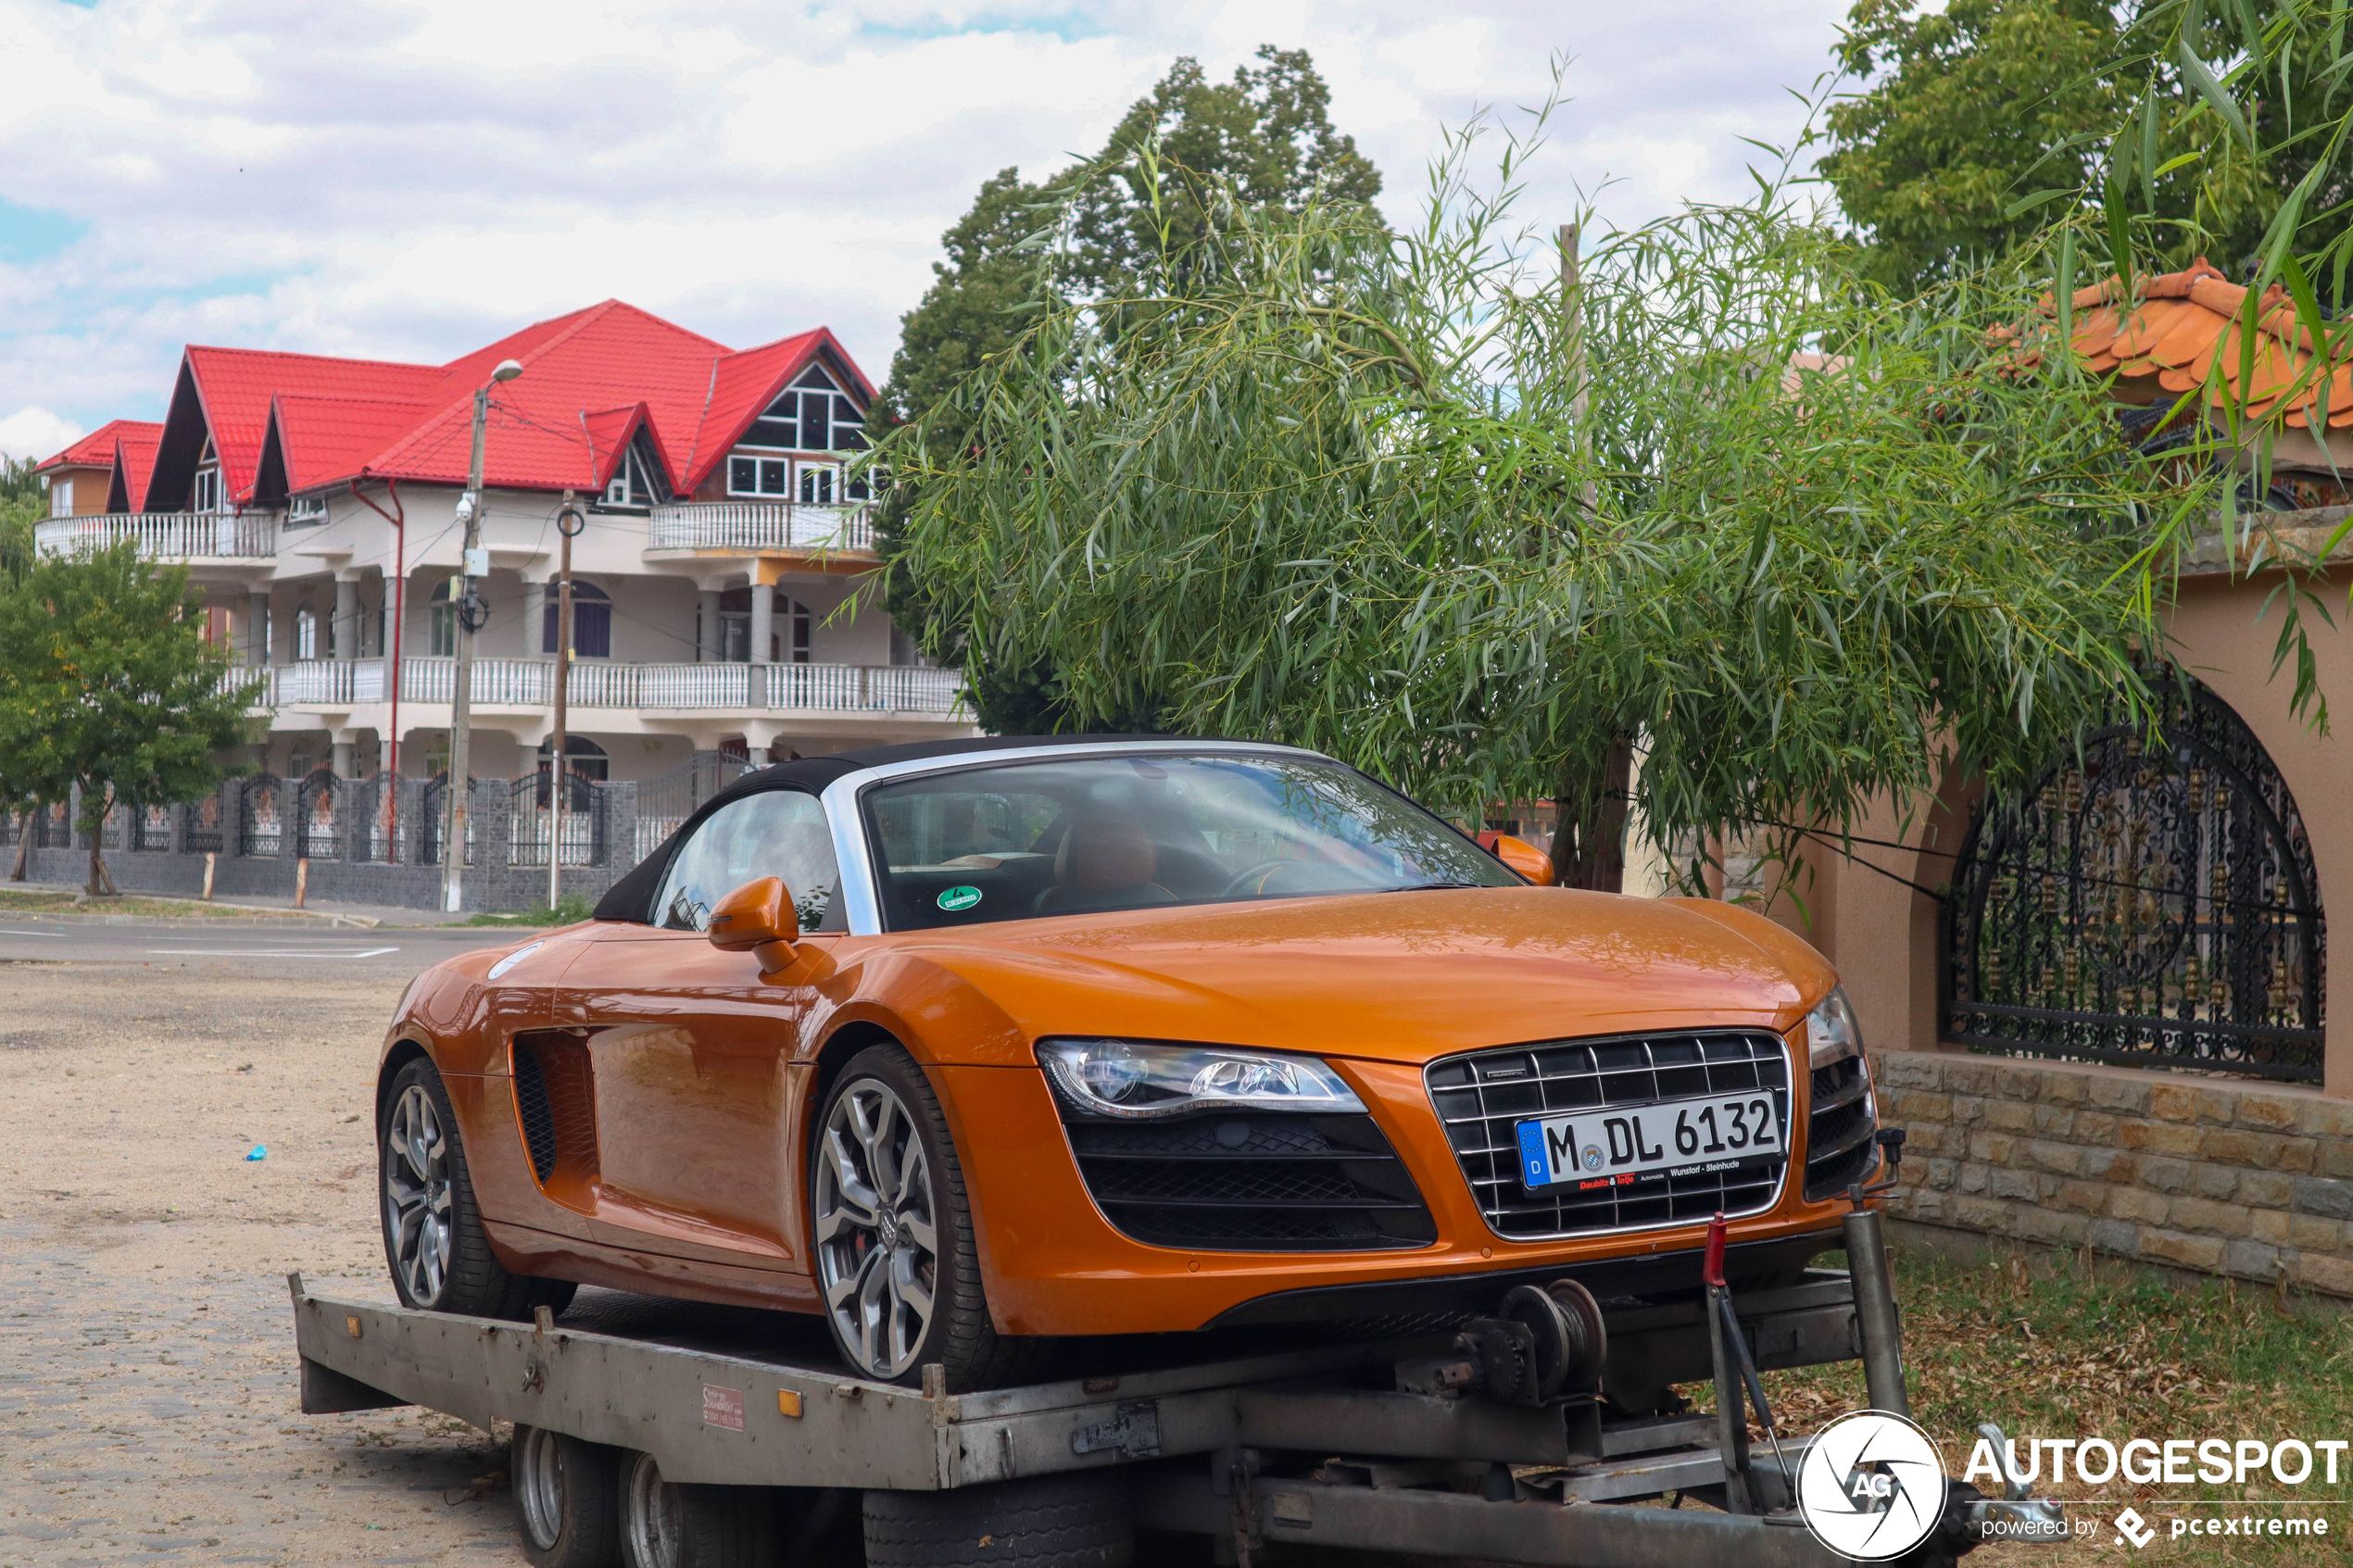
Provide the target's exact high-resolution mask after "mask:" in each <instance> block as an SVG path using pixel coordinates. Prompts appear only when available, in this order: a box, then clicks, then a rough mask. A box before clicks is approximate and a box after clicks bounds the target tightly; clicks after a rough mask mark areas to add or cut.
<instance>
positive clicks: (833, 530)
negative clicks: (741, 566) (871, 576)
mask: <svg viewBox="0 0 2353 1568" xmlns="http://www.w3.org/2000/svg"><path fill="white" fill-rule="evenodd" d="M648 521H649V523H650V525H651V542H650V543H649V544H648V546H646V547H647V548H648V549H651V550H743V551H751V552H756V551H760V550H792V551H796V552H798V551H824V552H833V553H858V554H866V553H871V552H872V551H873V549H874V547H875V531H874V526H873V524H872V523H871V522H870V521H868V519H867V516H866V508H863V507H802V506H795V505H793V504H791V503H789V502H786V501H682V502H679V503H677V504H676V505H673V506H661V507H656V508H653V512H652V516H651V517H650V519H649V520H648Z"/></svg>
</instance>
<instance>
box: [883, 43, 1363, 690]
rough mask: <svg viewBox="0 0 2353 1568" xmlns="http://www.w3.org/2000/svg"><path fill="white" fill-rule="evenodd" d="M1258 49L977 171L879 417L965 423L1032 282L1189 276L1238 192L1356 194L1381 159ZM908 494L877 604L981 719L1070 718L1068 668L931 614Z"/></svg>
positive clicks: (1277, 202) (1247, 196)
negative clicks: (985, 176) (1039, 168)
mask: <svg viewBox="0 0 2353 1568" xmlns="http://www.w3.org/2000/svg"><path fill="white" fill-rule="evenodd" d="M1257 60H1258V63H1257V64H1256V65H1252V66H1244V67H1241V68H1240V69H1238V70H1236V71H1235V73H1234V75H1233V77H1232V79H1231V80H1230V81H1227V82H1212V81H1210V80H1209V79H1208V78H1207V77H1206V76H1205V75H1204V74H1203V73H1202V69H1201V67H1200V65H1199V64H1198V63H1197V62H1196V61H1194V60H1191V59H1179V60H1177V61H1176V64H1175V65H1174V66H1173V67H1172V68H1171V69H1170V70H1169V72H1168V74H1167V75H1166V76H1165V77H1164V78H1163V79H1162V80H1161V82H1159V83H1158V84H1157V85H1155V86H1154V87H1153V89H1152V91H1151V94H1150V95H1148V96H1146V97H1144V98H1141V99H1139V100H1138V101H1137V102H1136V104H1135V105H1134V106H1133V107H1130V108H1129V109H1128V111H1127V113H1126V116H1124V117H1123V118H1122V119H1121V120H1120V122H1119V124H1118V126H1117V127H1116V128H1114V131H1113V132H1112V134H1111V136H1110V138H1109V139H1108V141H1107V143H1106V144H1105V146H1104V148H1103V150H1102V151H1101V153H1100V154H1098V155H1097V156H1096V157H1094V158H1093V159H1091V160H1089V161H1088V162H1087V163H1085V164H1082V165H1080V166H1079V167H1077V168H1076V169H1070V170H1067V171H1065V172H1063V173H1061V174H1058V175H1055V176H1053V177H1052V178H1051V179H1048V180H1046V181H1043V182H1036V183H1032V182H1025V181H1024V180H1023V179H1022V178H1021V176H1020V172H1019V171H1018V170H1017V169H1000V171H999V172H998V173H997V174H995V175H994V176H992V177H991V178H990V179H989V180H988V181H987V182H985V183H983V185H982V186H981V188H980V193H979V194H978V195H977V196H976V197H975V200H974V203H973V207H972V209H971V210H970V211H969V212H967V213H965V215H964V216H963V218H962V219H960V220H957V222H956V225H955V226H954V227H953V228H951V229H950V230H949V231H948V232H947V233H946V234H944V235H943V236H941V242H942V245H944V246H945V248H946V250H947V257H946V259H945V260H943V261H940V262H936V263H934V264H933V272H934V275H935V277H934V282H933V283H932V286H931V289H930V291H929V292H928V293H926V294H925V296H924V299H923V302H922V303H921V304H920V305H918V306H917V307H915V308H914V309H913V310H912V311H910V312H909V313H908V314H907V315H906V316H905V317H903V318H902V319H901V321H902V331H903V335H902V338H901V341H900V351H899V356H898V358H896V359H894V360H893V361H892V363H891V370H890V380H889V381H888V383H887V384H886V385H885V386H884V388H883V391H882V397H881V401H882V403H883V404H884V405H885V407H886V408H887V409H888V410H889V412H890V416H891V418H892V419H893V420H909V419H913V418H915V417H917V416H919V415H927V416H929V417H930V420H931V434H930V440H931V442H932V444H933V445H934V446H935V447H938V448H941V449H951V448H953V447H954V446H955V445H957V444H958V443H959V442H963V443H964V444H967V445H969V443H970V442H971V441H972V440H973V439H975V438H976V437H975V432H974V431H972V430H970V429H963V430H958V429H952V428H950V421H952V420H953V419H954V418H955V417H956V415H955V414H954V413H953V410H954V409H955V408H958V407H959V406H960V405H959V404H957V402H956V401H955V400H954V399H953V398H952V397H951V396H950V394H951V393H952V392H953V391H954V390H955V389H956V388H957V387H958V386H959V385H960V384H961V383H963V382H964V381H965V379H966V378H968V377H972V376H974V375H975V374H976V373H984V372H986V370H987V369H988V367H989V366H990V365H991V364H992V363H993V362H994V361H995V360H997V359H998V358H1001V357H1002V356H1003V355H1004V354H1006V353H1007V352H1008V351H1009V350H1010V349H1011V348H1012V347H1013V345H1014V344H1015V343H1016V342H1017V341H1019V340H1021V338H1022V336H1023V334H1024V332H1026V329H1027V328H1028V327H1029V326H1030V325H1031V324H1032V323H1033V322H1034V321H1035V320H1036V318H1035V316H1034V314H1029V313H1026V303H1025V302H1027V301H1029V300H1031V299H1033V298H1034V297H1035V296H1036V295H1037V294H1038V289H1039V288H1040V287H1043V286H1048V285H1049V284H1050V285H1051V288H1052V289H1053V290H1055V291H1058V292H1062V293H1067V294H1072V295H1086V296H1103V295H1124V294H1126V293H1129V292H1132V290H1133V288H1134V285H1135V281H1136V280H1137V279H1138V278H1139V277H1140V276H1142V275H1144V274H1146V273H1150V274H1151V275H1153V276H1155V277H1161V278H1166V279H1170V280H1179V279H1184V278H1188V277H1190V276H1192V274H1193V273H1194V272H1196V271H1198V270H1200V269H1201V268H1202V267H1204V266H1206V265H1209V264H1210V263H1211V258H1212V257H1214V255H1215V254H1216V253H1217V252H1216V246H1215V245H1214V238H1215V236H1216V234H1217V233H1218V232H1219V231H1220V229H1221V227H1223V226H1224V225H1226V224H1227V223H1228V222H1230V220H1231V219H1230V212H1229V209H1231V208H1235V207H1241V208H1262V207H1263V208H1277V209H1292V208H1296V207H1300V206H1302V204H1304V203H1306V202H1308V201H1309V200H1311V199H1313V200H1316V201H1320V202H1324V203H1327V204H1328V203H1341V204H1364V205H1365V206H1366V207H1369V204H1370V203H1371V201H1372V199H1373V198H1374V197H1375V196H1377V195H1378V194H1379V193H1380V175H1379V173H1378V170H1376V169H1374V168H1373V165H1372V163H1371V162H1370V160H1368V159H1366V158H1365V157H1364V156H1363V155H1362V154H1360V153H1359V152H1357V150H1356V145H1355V143H1354V142H1353V140H1352V139H1351V138H1349V137H1347V136H1344V135H1342V134H1340V132H1338V131H1337V130H1336V129H1334V127H1333V126H1332V123H1331V120H1330V118H1329V115H1328V112H1327V110H1328V107H1329V103H1330V96H1331V95H1330V93H1329V91H1328V90H1327V88H1326V87H1325V85H1324V82H1323V79H1322V78H1321V77H1320V76H1318V75H1317V74H1316V72H1315V65H1314V62H1313V61H1311V60H1310V59H1309V57H1308V56H1307V55H1306V53H1305V52H1304V51H1302V50H1280V49H1277V48H1275V47H1274V46H1273V45H1271V44H1267V45H1264V46H1262V47H1261V48H1260V49H1259V50H1258V54H1257ZM898 477H900V479H901V480H902V481H903V480H904V479H905V478H906V477H908V476H904V475H900V476H898ZM909 498H910V497H909V494H908V492H907V491H906V490H905V489H904V487H903V484H902V487H901V488H900V490H899V491H898V492H896V493H894V494H893V495H890V496H888V497H887V498H886V500H885V501H884V502H883V503H882V504H881V506H880V507H879V508H878V509H877V514H876V518H875V546H876V549H877V550H878V551H879V553H880V554H881V555H882V557H883V558H884V561H885V569H884V579H883V600H884V604H885V607H886V608H887V609H888V610H889V612H890V614H891V617H892V619H893V620H894V621H897V622H898V623H899V624H900V626H901V627H902V628H904V629H905V630H906V631H907V632H908V633H910V634H912V635H914V636H916V637H918V638H921V639H922V640H924V641H925V642H926V643H927V644H929V645H931V646H935V647H937V648H940V649H943V650H945V651H946V653H947V656H948V657H950V658H951V659H957V660H958V661H960V662H962V663H963V664H964V666H965V669H966V671H967V674H968V676H969V678H970V680H971V684H972V688H973V692H974V695H975V700H976V702H977V704H978V706H979V709H980V716H981V719H982V721H983V722H984V723H986V724H987V725H988V727H989V728H991V729H993V730H996V731H999V732H1000V733H1003V734H1038V733H1045V732H1050V731H1052V730H1055V729H1057V728H1062V727H1065V726H1067V725H1068V724H1069V723H1070V722H1072V721H1073V720H1074V717H1075V710H1074V709H1071V708H1070V706H1069V705H1068V703H1067V701H1066V699H1065V687H1066V678H1065V676H1064V674H1063V672H1061V671H1058V670H1057V669H1056V668H1055V667H1054V666H1053V665H1051V663H1049V662H1047V661H1045V660H1044V659H1042V658H1041V657H1040V656H1039V654H1038V651H1037V650H1035V649H1030V648H1025V647H1022V646H1018V645H1017V644H1016V643H1011V642H1009V643H1005V644H1004V645H1002V646H998V647H993V648H988V649H982V648H976V647H972V646H969V645H968V641H967V637H966V627H967V624H968V623H967V622H966V621H963V619H961V618H959V617H958V616H957V615H956V614H953V613H948V614H947V619H945V620H944V621H942V620H940V619H939V618H940V617H941V615H942V614H943V613H944V612H943V610H942V608H941V607H940V606H939V605H937V603H935V602H934V600H933V599H932V597H931V596H929V594H928V593H927V592H926V591H925V588H924V587H923V586H922V584H921V583H919V582H918V580H917V578H916V577H915V576H913V575H912V574H911V573H910V572H909V571H907V569H906V567H905V566H904V564H903V563H902V558H903V555H904V551H905V549H906V543H905V530H906V526H907V523H906V508H907V505H908V502H909ZM1160 706H1161V705H1160V703H1159V701H1158V699H1157V698H1155V697H1151V696H1142V697H1139V699H1138V700H1137V701H1136V702H1135V703H1134V704H1132V705H1130V706H1128V707H1126V708H1124V709H1120V710H1118V715H1117V716H1118V719H1119V721H1120V727H1121V728H1124V729H1150V728H1151V727H1152V726H1153V724H1154V722H1155V715H1156V714H1157V713H1158V712H1159V709H1160ZM1097 721H1099V722H1100V721H1102V720H1101V718H1100V716H1099V718H1098V720H1097Z"/></svg>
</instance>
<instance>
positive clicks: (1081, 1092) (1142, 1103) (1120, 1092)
mask: <svg viewBox="0 0 2353 1568" xmlns="http://www.w3.org/2000/svg"><path fill="white" fill-rule="evenodd" d="M1038 1061H1039V1062H1040V1063H1041V1064H1043V1065H1044V1067H1045V1069H1046V1071H1047V1073H1049V1074H1050V1075H1051V1077H1052V1078H1053V1081H1054V1084H1055V1086H1056V1087H1058V1088H1060V1089H1061V1090H1062V1091H1063V1094H1064V1095H1066V1096H1068V1097H1069V1098H1070V1100H1071V1102H1072V1103H1073V1104H1074V1105H1076V1107H1078V1109H1080V1110H1085V1111H1088V1112H1090V1113H1092V1114H1094V1115H1098V1116H1118V1117H1126V1118H1140V1117H1151V1116H1179V1115H1182V1114H1184V1113H1185V1112H1187V1111H1190V1110H1314V1111H1362V1110H1364V1109H1365V1102H1364V1101H1363V1100H1360V1099H1358V1098H1356V1096H1355V1093H1354V1092H1353V1090H1351V1089H1350V1088H1349V1086H1348V1085H1346V1084H1344V1083H1342V1082H1340V1074H1339V1073H1334V1072H1333V1071H1332V1070H1331V1069H1330V1068H1329V1067H1327V1066H1326V1065H1324V1063H1322V1062H1320V1061H1318V1060H1315V1058H1314V1057H1310V1056H1289V1055H1283V1054H1278V1053H1277V1052H1273V1051H1244V1050H1228V1049H1226V1048H1225V1047H1218V1046H1153V1045H1145V1044H1143V1043H1141V1042H1139V1041H1135V1040H1041V1041H1039V1042H1038Z"/></svg>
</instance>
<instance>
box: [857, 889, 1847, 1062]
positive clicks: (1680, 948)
mask: <svg viewBox="0 0 2353 1568" xmlns="http://www.w3.org/2000/svg"><path fill="white" fill-rule="evenodd" d="M885 941H886V942H887V943H888V944H889V946H890V947H891V948H892V949H893V951H894V953H895V955H896V956H898V957H899V958H900V959H901V960H913V961H917V962H922V963H927V964H931V965H937V967H939V968H942V969H945V970H948V971H950V972H953V973H955V974H956V975H958V976H959V977H961V978H962V979H963V981H964V982H965V983H966V984H968V985H973V986H975V988H977V989H978V990H980V991H981V992H983V993H984V994H985V995H986V996H987V997H988V999H989V1000H990V1001H991V1002H993V1003H994V1004H995V1005H996V1006H997V1008H999V1009H1000V1010H1002V1011H1003V1013H1004V1014H1005V1016H1006V1017H1007V1019H1008V1020H1009V1021H1010V1022H1013V1024H1014V1025H1015V1026H1016V1027H1017V1028H1019V1029H1020V1030H1021V1031H1022V1032H1023V1033H1024V1034H1026V1035H1028V1036H1029V1037H1030V1038H1031V1039H1037V1038H1039V1037H1042V1036H1046V1035H1070V1034H1118V1035H1128V1036H1130V1037H1139V1038H1148V1039H1164V1040H1196V1041H1206V1042H1216V1043H1221V1044H1229V1045H1252V1046H1259V1047H1266V1048H1270V1049H1306V1050H1314V1051H1316V1052H1319V1053H1321V1054H1323V1055H1327V1056H1343V1057H1364V1058H1369V1059H1376V1060H1392V1061H1422V1060H1429V1059H1431V1058H1434V1057H1438V1056H1442V1055H1445V1054H1447V1053H1448V1052H1450V1051H1455V1050H1462V1049H1466V1048H1469V1047H1477V1046H1484V1045H1500V1044H1505V1043H1509V1042H1515V1041H1525V1040H1541V1039H1560V1038H1566V1037H1570V1036H1576V1035H1607V1034H1618V1033H1631V1032H1634V1031H1638V1030H1648V1029H1658V1028H1700V1027H1708V1026H1728V1025H1744V1026H1750V1027H1755V1026H1758V1025H1763V1026H1767V1027H1770V1028H1774V1029H1777V1030H1778V1029H1786V1028H1788V1027H1790V1026H1791V1025H1792V1024H1793V1023H1795V1022H1796V1021H1797V1019H1798V1018H1799V1017H1800V1016H1802V1014H1803V1012H1804V1010H1805V1007H1806V1005H1807V1004H1808V1003H1810V1002H1811V1001H1813V1000H1815V999H1817V998H1818V997H1820V995H1821V994H1822V993H1823V992H1825V991H1827V990H1828V989H1829V988H1830V985H1831V982H1832V978H1833V976H1832V974H1831V969H1830V966H1829V965H1828V964H1827V963H1826V962H1824V961H1823V960H1822V959H1821V958H1820V956H1819V955H1818V954H1816V953H1815V952H1814V951H1813V949H1812V948H1810V947H1806V945H1805V944H1804V943H1803V942H1800V941H1798V940H1797V939H1796V938H1794V937H1793V936H1790V935H1788V934H1787V933H1786V932H1784V931H1782V930H1781V928H1780V927H1779V926H1777V925H1774V924H1773V923H1772V922H1769V921H1767V920H1765V919H1763V918H1762V917H1760V916H1756V915H1754V914H1750V913H1748V912H1747V911H1745V910H1743V909H1733V908H1731V907H1730V906H1727V905H1723V904H1718V903H1709V902H1707V901H1705V900H1697V899H1662V898H1636V897H1617V896H1615V895H1610V894H1599V893H1584V892H1579V891H1575V890H1571V889H1566V888H1536V887H1523V888H1466V889H1443V890H1430V891H1427V892H1400V893H1386V894H1374V895H1362V896H1355V897H1330V898H1302V899H1288V900H1283V901H1281V902H1277V903H1268V904H1219V905H1211V906H1193V907H1189V908H1185V909H1152V910H1143V911H1134V910H1129V911H1122V912H1120V913H1118V914H1110V915H1080V916H1063V917H1059V918H1055V919H1051V920H1026V921H1008V922H1002V923H1000V924H994V925H985V926H966V927H962V928H959V929H956V930H953V931H936V932H923V933H909V934H907V935H904V936H900V937H896V938H886V939H885Z"/></svg>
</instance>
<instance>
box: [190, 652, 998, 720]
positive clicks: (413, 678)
mask: <svg viewBox="0 0 2353 1568" xmlns="http://www.w3.org/2000/svg"><path fill="white" fill-rule="evenodd" d="M457 663H458V661H457V660H456V659H402V660H401V667H402V669H403V671H405V674H404V678H403V679H402V681H401V683H400V700H401V701H403V702H424V703H446V702H447V701H449V700H450V696H451V694H452V693H453V692H455V691H456V690H457V684H458V683H457ZM257 675H258V676H260V677H261V678H262V682H263V685H262V691H261V696H260V697H259V699H258V706H260V707H263V708H276V707H284V708H317V709H345V710H348V709H352V708H355V707H360V706H364V705H367V704H371V703H378V702H382V701H384V696H385V692H384V660H383V659H304V660H301V661H299V662H297V663H294V664H281V665H277V666H274V667H272V668H270V669H266V670H253V669H249V668H242V667H241V668H239V669H236V670H234V671H232V672H231V678H232V679H233V680H238V681H243V680H249V679H251V678H253V677H254V676H257ZM555 690H556V665H555V661H554V660H553V659H475V660H474V671H473V684H472V701H473V706H475V707H477V708H494V707H496V708H546V707H547V706H548V705H549V704H550V703H552V702H553V701H554V697H555ZM566 696H567V700H568V705H569V706H570V707H572V708H575V709H655V710H661V711H672V712H676V711H696V712H710V711H713V710H736V711H744V712H750V711H756V710H758V709H772V708H773V709H804V710H812V709H813V710H820V711H825V712H835V713H849V712H876V711H882V712H896V713H937V714H941V715H949V714H954V713H957V712H959V711H960V707H961V704H962V702H963V675H962V673H961V672H959V671H954V670H926V669H922V668H919V667H915V666H912V665H875V664H769V665H754V664H613V663H609V662H606V661H603V660H596V661H591V662H584V663H579V664H574V665H573V667H572V679H571V682H570V684H569V688H568V690H567V693H566Z"/></svg>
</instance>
